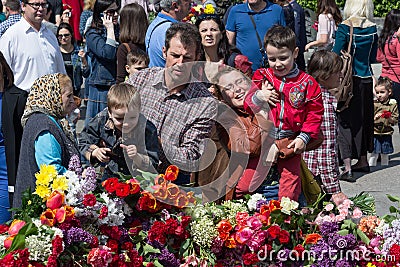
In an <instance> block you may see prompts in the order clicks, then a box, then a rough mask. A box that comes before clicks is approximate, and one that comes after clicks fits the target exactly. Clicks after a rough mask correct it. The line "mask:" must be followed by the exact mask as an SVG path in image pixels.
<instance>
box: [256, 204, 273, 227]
mask: <svg viewBox="0 0 400 267" xmlns="http://www.w3.org/2000/svg"><path fill="white" fill-rule="evenodd" d="M259 218H260V221H261V222H262V223H263V224H264V225H270V224H271V211H270V210H269V206H268V205H262V206H261V208H260V215H259Z"/></svg>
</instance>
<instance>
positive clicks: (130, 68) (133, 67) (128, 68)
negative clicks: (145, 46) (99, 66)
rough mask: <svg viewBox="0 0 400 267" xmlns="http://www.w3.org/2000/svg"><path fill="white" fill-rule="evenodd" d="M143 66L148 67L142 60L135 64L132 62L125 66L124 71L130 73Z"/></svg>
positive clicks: (143, 67)
mask: <svg viewBox="0 0 400 267" xmlns="http://www.w3.org/2000/svg"><path fill="white" fill-rule="evenodd" d="M145 68H148V66H147V65H146V63H144V62H143V61H142V62H139V63H136V64H132V65H130V66H129V65H126V66H125V69H126V72H127V73H129V75H132V74H134V73H136V72H138V71H140V70H142V69H145Z"/></svg>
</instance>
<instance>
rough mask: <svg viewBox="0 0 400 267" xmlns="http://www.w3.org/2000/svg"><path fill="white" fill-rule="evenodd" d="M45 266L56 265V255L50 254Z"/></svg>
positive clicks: (52, 266) (55, 266) (54, 266)
mask: <svg viewBox="0 0 400 267" xmlns="http://www.w3.org/2000/svg"><path fill="white" fill-rule="evenodd" d="M46 266H47V267H57V266H58V263H57V256H56V255H50V256H49V258H48V259H47V265H46Z"/></svg>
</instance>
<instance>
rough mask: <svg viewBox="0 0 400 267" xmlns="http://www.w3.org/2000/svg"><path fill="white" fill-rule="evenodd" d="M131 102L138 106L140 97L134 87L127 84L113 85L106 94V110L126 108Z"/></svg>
mask: <svg viewBox="0 0 400 267" xmlns="http://www.w3.org/2000/svg"><path fill="white" fill-rule="evenodd" d="M131 101H133V102H135V104H136V105H140V96H139V93H138V91H137V90H136V88H135V87H133V86H132V85H130V84H127V83H120V84H114V85H113V86H111V88H110V90H109V91H108V93H107V107H108V110H111V109H112V108H114V109H119V108H124V107H126V108H127V107H128V106H129V103H131Z"/></svg>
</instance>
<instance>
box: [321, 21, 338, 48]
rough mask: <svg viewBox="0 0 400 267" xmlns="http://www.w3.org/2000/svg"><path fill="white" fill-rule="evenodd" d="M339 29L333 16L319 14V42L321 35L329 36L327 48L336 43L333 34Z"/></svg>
mask: <svg viewBox="0 0 400 267" xmlns="http://www.w3.org/2000/svg"><path fill="white" fill-rule="evenodd" d="M336 29H337V27H336V24H335V20H334V19H333V16H332V15H331V14H319V16H318V32H317V40H319V39H320V35H321V34H327V35H328V43H326V45H325V47H326V46H329V45H330V44H333V42H334V41H335V40H334V39H333V33H334V32H335V31H336Z"/></svg>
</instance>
